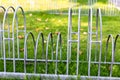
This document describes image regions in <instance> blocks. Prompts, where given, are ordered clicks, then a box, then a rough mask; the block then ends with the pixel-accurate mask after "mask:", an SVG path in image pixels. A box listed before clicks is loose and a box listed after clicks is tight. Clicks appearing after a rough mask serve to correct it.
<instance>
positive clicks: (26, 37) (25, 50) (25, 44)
mask: <svg viewBox="0 0 120 80" xmlns="http://www.w3.org/2000/svg"><path fill="white" fill-rule="evenodd" d="M29 35H30V36H31V37H32V40H33V43H34V53H35V38H34V35H33V33H32V32H29V33H27V34H26V35H25V41H24V73H26V59H27V40H28V36H29Z"/></svg>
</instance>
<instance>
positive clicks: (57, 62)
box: [0, 6, 120, 80]
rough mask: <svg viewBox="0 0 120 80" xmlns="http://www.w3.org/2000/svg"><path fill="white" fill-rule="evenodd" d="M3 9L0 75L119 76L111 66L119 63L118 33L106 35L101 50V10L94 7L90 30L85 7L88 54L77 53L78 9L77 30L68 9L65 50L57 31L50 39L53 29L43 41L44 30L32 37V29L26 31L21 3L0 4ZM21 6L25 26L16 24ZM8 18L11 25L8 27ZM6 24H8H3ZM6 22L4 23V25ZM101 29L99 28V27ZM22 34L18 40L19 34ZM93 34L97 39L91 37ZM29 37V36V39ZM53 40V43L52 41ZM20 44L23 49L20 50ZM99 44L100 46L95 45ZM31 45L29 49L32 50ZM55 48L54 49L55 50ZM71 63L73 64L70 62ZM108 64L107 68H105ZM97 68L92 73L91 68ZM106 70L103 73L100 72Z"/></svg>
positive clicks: (116, 78) (106, 78) (105, 78)
mask: <svg viewBox="0 0 120 80" xmlns="http://www.w3.org/2000/svg"><path fill="white" fill-rule="evenodd" d="M0 8H1V10H3V12H4V16H3V21H1V26H0V27H1V29H0V35H1V36H0V39H1V40H0V49H1V55H0V64H2V65H1V66H0V77H8V78H10V77H15V78H21V79H24V78H26V77H27V76H29V77H31V76H35V77H40V78H46V77H47V78H49V79H50V78H51V79H58V78H59V79H62V80H65V79H69V78H74V79H76V78H77V79H80V78H81V79H85V80H86V79H95V80H96V79H99V80H109V79H111V80H119V79H120V77H119V76H115V75H114V74H113V70H114V67H113V66H120V62H119V61H118V60H116V57H115V56H116V54H115V51H117V49H116V45H117V40H118V38H119V34H118V35H117V36H116V38H115V39H114V38H113V36H112V35H109V36H108V39H107V42H106V52H105V53H103V52H102V14H101V10H100V9H97V11H96V28H95V29H96V30H95V32H93V30H92V29H93V28H92V27H93V26H92V21H93V19H92V17H93V9H92V8H90V9H89V10H88V13H89V15H88V17H89V20H88V21H89V22H88V24H89V25H88V45H87V49H86V51H87V53H86V54H87V55H85V57H84V58H83V57H81V55H80V47H81V45H80V41H81V38H80V28H81V25H80V22H81V10H82V9H79V11H78V30H77V32H73V31H72V9H69V12H68V16H69V17H68V40H67V51H66V53H64V54H63V53H62V36H61V34H60V33H58V34H57V39H56V43H53V36H52V33H49V35H48V37H47V42H46V44H45V43H44V40H45V38H44V36H43V33H41V32H40V33H39V34H38V37H37V38H36V39H35V37H34V35H33V34H32V32H29V33H26V18H25V14H24V11H23V9H22V8H21V7H17V8H16V9H14V8H13V7H8V8H7V9H5V8H4V7H2V6H1V7H0ZM9 9H11V10H13V20H9ZM18 10H20V11H21V12H22V16H23V24H24V26H23V27H22V29H21V28H19V25H18V23H19V22H18V18H19V17H18V15H17V12H18ZM10 21H12V23H11V24H12V26H11V27H10V26H9V24H10ZM6 24H7V25H6ZM6 26H7V27H6ZM98 29H100V32H99V30H98ZM21 33H22V34H23V35H24V36H23V39H22V41H21V37H20V36H19V35H20V34H21ZM74 34H76V35H77V39H76V40H73V38H72V35H74ZM93 35H96V39H95V40H93V38H92V37H93ZM31 39H32V40H31ZM110 39H111V43H112V49H110V50H111V51H110V53H108V46H109V44H110V43H109V41H110ZM72 43H76V44H77V52H76V53H77V54H74V56H73V53H71V51H72V49H73V48H72V45H73V44H72ZM54 44H56V45H54ZM93 44H95V46H96V49H95V53H93V52H92V49H93V48H92V46H93ZM22 45H23V47H24V48H23V50H24V52H20V51H21V46H22ZM98 46H100V47H98ZM31 49H32V50H31ZM54 51H55V53H54ZM73 65H74V66H73ZM106 68H107V69H106ZM93 71H94V72H96V73H95V74H93V73H92V72H93ZM103 72H106V74H102V73H103Z"/></svg>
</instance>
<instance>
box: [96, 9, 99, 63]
mask: <svg viewBox="0 0 120 80" xmlns="http://www.w3.org/2000/svg"><path fill="white" fill-rule="evenodd" d="M98 15H99V10H98V9H97V14H96V41H98V18H99V16H98ZM97 53H98V43H96V50H95V61H96V60H97Z"/></svg>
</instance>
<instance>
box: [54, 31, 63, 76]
mask: <svg viewBox="0 0 120 80" xmlns="http://www.w3.org/2000/svg"><path fill="white" fill-rule="evenodd" d="M59 45H60V52H59V53H60V60H62V58H61V57H62V37H61V33H58V36H57V43H56V68H55V74H57V68H58V67H57V65H58V51H59Z"/></svg>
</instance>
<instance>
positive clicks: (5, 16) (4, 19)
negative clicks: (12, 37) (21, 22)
mask: <svg viewBox="0 0 120 80" xmlns="http://www.w3.org/2000/svg"><path fill="white" fill-rule="evenodd" d="M9 9H12V10H13V12H14V13H15V9H14V7H12V6H10V7H8V8H7V9H6V11H5V14H4V18H3V25H2V28H3V30H4V27H5V21H6V18H7V15H8V11H9ZM13 28H14V27H13V26H12V29H13ZM12 32H13V31H12ZM3 33H4V31H3ZM3 36H4V35H3Z"/></svg>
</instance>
